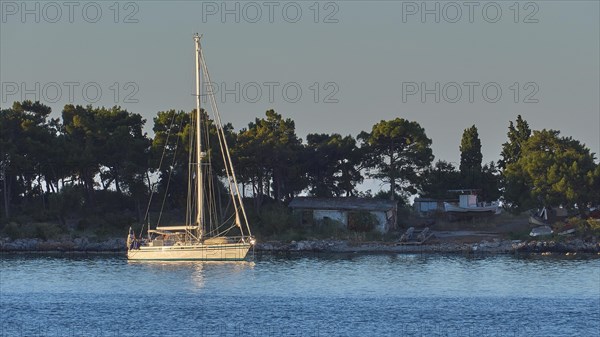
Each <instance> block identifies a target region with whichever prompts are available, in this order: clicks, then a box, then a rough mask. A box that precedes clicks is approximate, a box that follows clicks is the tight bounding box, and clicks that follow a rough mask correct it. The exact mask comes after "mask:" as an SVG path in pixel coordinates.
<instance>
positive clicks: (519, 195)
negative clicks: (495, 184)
mask: <svg viewBox="0 0 600 337" xmlns="http://www.w3.org/2000/svg"><path fill="white" fill-rule="evenodd" d="M507 137H508V141H507V142H506V143H504V144H502V153H501V154H500V156H501V157H502V158H501V159H500V161H498V167H499V168H500V170H501V172H502V175H501V179H500V186H501V188H502V189H503V197H504V200H505V201H507V202H506V205H505V207H507V208H508V209H509V210H511V211H513V212H520V211H522V210H523V209H529V208H531V207H533V206H535V205H536V203H535V201H534V200H533V199H531V193H530V189H531V182H530V181H528V180H527V177H526V176H524V175H521V174H506V173H505V170H506V169H507V167H508V166H510V165H513V164H516V163H517V162H518V161H519V159H520V158H521V153H522V151H523V147H524V146H525V143H526V142H527V140H528V139H529V137H531V129H530V128H529V124H528V123H527V121H526V120H524V119H523V118H522V117H521V115H519V116H517V120H516V126H515V125H514V124H513V122H512V121H510V123H509V125H508V133H507ZM515 169H516V167H513V172H514V171H515Z"/></svg>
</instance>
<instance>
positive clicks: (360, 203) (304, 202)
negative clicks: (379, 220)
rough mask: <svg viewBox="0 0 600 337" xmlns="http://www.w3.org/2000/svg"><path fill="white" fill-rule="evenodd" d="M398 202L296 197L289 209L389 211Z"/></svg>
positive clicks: (353, 198)
mask: <svg viewBox="0 0 600 337" xmlns="http://www.w3.org/2000/svg"><path fill="white" fill-rule="evenodd" d="M397 204H398V202H397V201H392V200H386V199H367V198H355V197H352V198H313V197H295V198H294V199H293V200H292V202H290V204H289V207H290V208H295V209H329V210H349V211H389V210H391V209H395V208H396V206H397Z"/></svg>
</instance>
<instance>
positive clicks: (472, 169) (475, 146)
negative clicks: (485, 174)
mask: <svg viewBox="0 0 600 337" xmlns="http://www.w3.org/2000/svg"><path fill="white" fill-rule="evenodd" d="M459 149H460V173H461V175H462V176H463V180H464V184H466V186H465V187H466V188H472V187H468V186H469V185H470V186H475V184H476V183H477V180H479V175H480V174H481V162H482V161H483V155H482V154H481V140H480V139H479V133H478V132H477V127H476V126H475V125H473V126H471V127H470V128H468V129H465V130H464V132H463V135H462V139H461V141H460V147H459Z"/></svg>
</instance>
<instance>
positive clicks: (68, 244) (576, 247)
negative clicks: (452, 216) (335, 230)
mask: <svg viewBox="0 0 600 337" xmlns="http://www.w3.org/2000/svg"><path fill="white" fill-rule="evenodd" d="M125 244H126V243H125V240H124V239H122V238H112V239H107V240H104V241H100V242H89V241H88V240H87V239H86V238H77V239H74V240H64V241H55V240H41V239H16V240H10V239H8V238H0V253H2V254H4V253H40V254H44V253H47V254H53V253H75V254H78V253H81V254H104V253H106V254H121V253H125V251H126V249H125ZM255 252H257V253H296V252H298V253H303V252H305V253H311V252H312V253H364V254H379V253H407V254H412V253H432V254H434V253H440V254H498V255H502V254H518V253H542V254H544V253H565V254H576V253H586V254H598V255H600V242H597V241H596V240H592V241H584V240H582V239H575V238H574V239H571V240H564V241H554V240H500V239H493V240H491V241H490V240H481V241H478V242H469V243H466V242H460V240H447V241H444V242H439V241H437V242H431V243H425V244H421V245H416V244H413V245H409V244H400V243H398V242H381V241H373V242H350V241H345V240H334V239H331V240H302V241H292V242H282V241H267V242H261V243H258V244H257V245H256V247H255Z"/></svg>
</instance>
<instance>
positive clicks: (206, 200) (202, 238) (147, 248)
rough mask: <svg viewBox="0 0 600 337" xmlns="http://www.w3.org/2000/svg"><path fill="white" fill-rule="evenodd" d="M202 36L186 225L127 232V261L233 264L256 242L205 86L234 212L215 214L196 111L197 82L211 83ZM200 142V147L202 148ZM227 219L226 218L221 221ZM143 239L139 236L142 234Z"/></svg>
mask: <svg viewBox="0 0 600 337" xmlns="http://www.w3.org/2000/svg"><path fill="white" fill-rule="evenodd" d="M200 39H201V36H200V35H198V34H195V35H194V44H195V60H196V65H195V70H196V72H195V77H196V93H195V99H196V110H194V111H193V112H192V113H190V117H191V125H192V126H193V130H194V135H193V136H192V137H190V138H191V144H190V156H189V161H190V162H189V168H190V173H189V175H188V202H187V205H188V206H187V208H188V209H187V212H186V223H185V224H184V225H181V226H159V225H158V224H157V225H156V227H155V228H154V229H151V228H150V225H148V231H147V237H146V238H136V236H135V233H134V232H133V230H132V229H131V228H130V229H129V234H128V237H127V258H128V259H129V260H200V261H210V260H217V261H236V260H244V259H245V258H246V256H247V255H248V252H249V251H250V249H252V248H253V246H254V245H255V243H256V241H255V239H254V237H253V236H252V234H251V231H250V226H249V223H248V219H247V216H246V211H245V209H244V204H243V202H242V197H241V194H240V191H239V188H238V186H239V185H238V183H237V180H236V177H235V171H234V167H233V164H232V161H231V156H230V154H229V148H228V147H227V140H226V137H225V132H224V130H223V126H222V123H221V117H220V114H219V110H218V108H217V105H216V99H215V97H214V93H213V91H212V88H211V87H210V86H206V88H207V90H206V91H207V92H206V93H205V95H206V96H207V97H208V99H209V102H210V105H211V110H212V113H213V125H214V127H215V129H216V133H217V138H218V143H219V148H220V152H221V153H220V154H219V155H220V156H219V158H220V159H222V161H223V166H224V171H225V174H226V181H225V182H224V184H225V185H226V187H228V192H229V193H228V194H229V196H230V198H231V205H233V207H232V208H233V212H232V213H233V214H231V215H229V216H223V215H222V214H221V217H219V216H217V214H216V213H218V212H216V207H215V205H216V204H217V202H216V201H215V199H216V197H215V193H214V188H215V187H214V185H215V184H214V183H212V182H214V180H213V179H215V178H214V177H212V173H213V170H212V169H211V163H212V157H213V156H216V154H213V153H212V152H211V151H209V149H208V145H207V144H206V140H205V138H204V137H207V131H206V130H207V128H206V126H204V129H203V125H201V124H203V122H208V121H207V119H208V116H207V115H205V114H203V110H201V109H200V98H201V81H202V80H203V79H204V80H206V81H207V82H208V83H211V81H210V76H209V73H208V70H207V68H206V63H205V61H204V54H203V52H202V48H201V44H200ZM203 143H204V144H203ZM225 218H226V219H225ZM140 236H141V235H140Z"/></svg>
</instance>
